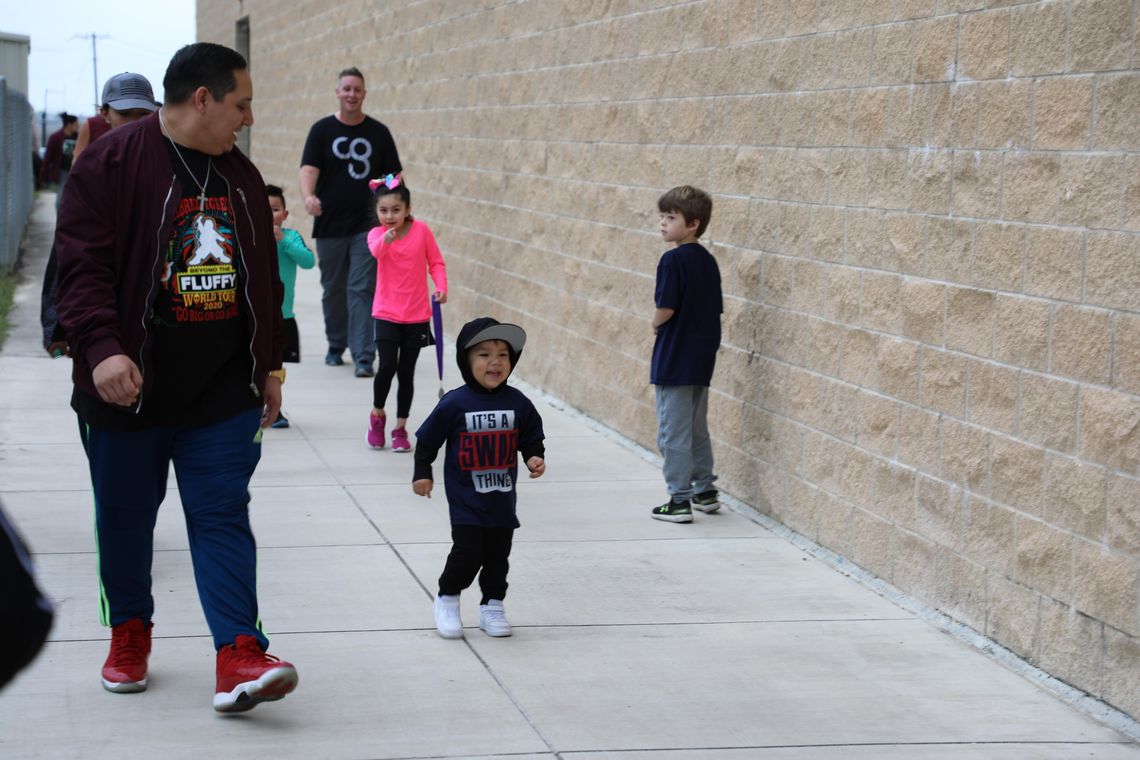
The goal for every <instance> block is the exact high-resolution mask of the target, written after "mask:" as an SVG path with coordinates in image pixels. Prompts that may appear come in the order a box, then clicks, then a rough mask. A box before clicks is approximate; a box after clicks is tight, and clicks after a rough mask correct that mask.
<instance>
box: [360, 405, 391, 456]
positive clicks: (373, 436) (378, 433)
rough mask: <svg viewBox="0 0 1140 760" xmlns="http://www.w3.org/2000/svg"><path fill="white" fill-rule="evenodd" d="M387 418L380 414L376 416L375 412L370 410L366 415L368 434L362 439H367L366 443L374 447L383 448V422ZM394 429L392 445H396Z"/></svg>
mask: <svg viewBox="0 0 1140 760" xmlns="http://www.w3.org/2000/svg"><path fill="white" fill-rule="evenodd" d="M387 421H388V420H387V418H386V417H385V416H384V415H383V414H381V415H379V416H377V414H376V412H371V413H369V415H368V435H366V436H364V440H366V441H368V445H369V446H371V447H372V448H374V449H382V448H384V423H385V422H387ZM395 438H396V431H395V430H393V431H392V445H393V446H395V445H396V441H395Z"/></svg>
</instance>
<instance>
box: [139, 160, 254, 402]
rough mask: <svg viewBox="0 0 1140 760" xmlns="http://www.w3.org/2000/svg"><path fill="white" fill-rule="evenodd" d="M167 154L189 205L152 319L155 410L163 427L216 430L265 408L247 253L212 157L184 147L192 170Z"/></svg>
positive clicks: (171, 244) (170, 248)
mask: <svg viewBox="0 0 1140 760" xmlns="http://www.w3.org/2000/svg"><path fill="white" fill-rule="evenodd" d="M167 147H168V148H170V159H171V162H172V163H173V164H174V168H175V172H176V173H177V175H178V179H179V182H180V183H181V185H182V200H181V201H180V202H179V204H178V208H177V211H176V212H175V217H174V231H173V233H172V234H171V236H170V240H169V241H167V245H166V258H165V261H164V263H163V269H162V273H161V275H160V277H159V283H158V296H157V298H156V299H155V303H154V312H153V317H152V319H151V322H152V328H151V329H152V332H153V343H152V348H151V356H152V358H153V364H154V371H155V377H156V380H157V382H156V385H155V390H154V392H153V394H152V398H151V399H149V402H150V404H151V412H152V413H153V414H155V415H156V421H157V424H161V425H191V424H193V425H197V424H211V423H214V422H220V421H221V420H224V419H227V418H229V417H231V416H233V415H234V414H237V413H238V412H240V411H242V410H243V409H247V408H249V407H250V406H253V405H255V404H257V403H260V402H259V400H258V399H256V398H255V397H254V395H253V390H252V388H251V384H252V382H253V381H252V373H253V357H252V355H251V353H250V349H249V327H248V324H247V315H246V309H245V304H244V300H243V293H244V290H243V282H242V270H241V266H240V262H241V248H240V246H239V241H238V239H237V234H236V231H235V228H234V209H233V208H232V207H231V206H230V197H229V192H228V187H227V185H226V182H225V180H223V179H222V177H220V176H219V175H218V174H216V173H215V172H214V167H213V164H212V161H211V160H210V158H209V156H207V155H205V154H204V153H199V152H198V151H194V150H190V149H189V148H184V147H182V146H179V152H180V153H181V154H182V159H185V162H186V164H188V165H189V169H187V167H186V166H184V165H183V163H182V159H180V158H179V156H178V155H177V154H176V153H175V152H174V149H173V148H171V147H170V146H169V144H168V146H167ZM207 174H208V175H209V179H208V180H207V181H206V186H205V191H202V189H201V186H200V185H199V184H198V183H199V182H201V181H203V180H206V178H207ZM144 410H145V406H144Z"/></svg>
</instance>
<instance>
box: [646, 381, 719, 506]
mask: <svg viewBox="0 0 1140 760" xmlns="http://www.w3.org/2000/svg"><path fill="white" fill-rule="evenodd" d="M654 387H655V388H656V389H657V448H659V449H660V450H661V455H662V456H663V457H665V466H664V467H663V468H662V471H663V474H664V475H665V486H666V488H667V489H668V491H669V495H670V496H671V497H672V498H674V499H678V500H680V499H689V498H692V497H693V496H696V495H697V494H699V493H701V492H702V491H707V490H709V489H710V488H712V484H713V481H715V480H716V475H713V454H712V443H711V441H710V440H709V426H708V413H709V389H708V388H707V387H705V386H703V385H657V386H654Z"/></svg>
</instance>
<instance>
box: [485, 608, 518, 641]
mask: <svg viewBox="0 0 1140 760" xmlns="http://www.w3.org/2000/svg"><path fill="white" fill-rule="evenodd" d="M479 627H480V628H482V629H483V633H485V634H487V635H488V636H494V637H495V638H502V637H503V636H510V635H511V624H510V623H508V622H507V614H506V612H504V611H503V603H502V601H500V600H498V599H488V600H487V603H486V604H481V605H479Z"/></svg>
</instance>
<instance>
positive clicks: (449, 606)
mask: <svg viewBox="0 0 1140 760" xmlns="http://www.w3.org/2000/svg"><path fill="white" fill-rule="evenodd" d="M432 611H433V612H435V629H436V630H437V631H439V635H440V636H442V637H444V638H445V639H461V638H463V621H462V620H460V619H459V597H458V596H437V597H436V598H435V603H434V604H432Z"/></svg>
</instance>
